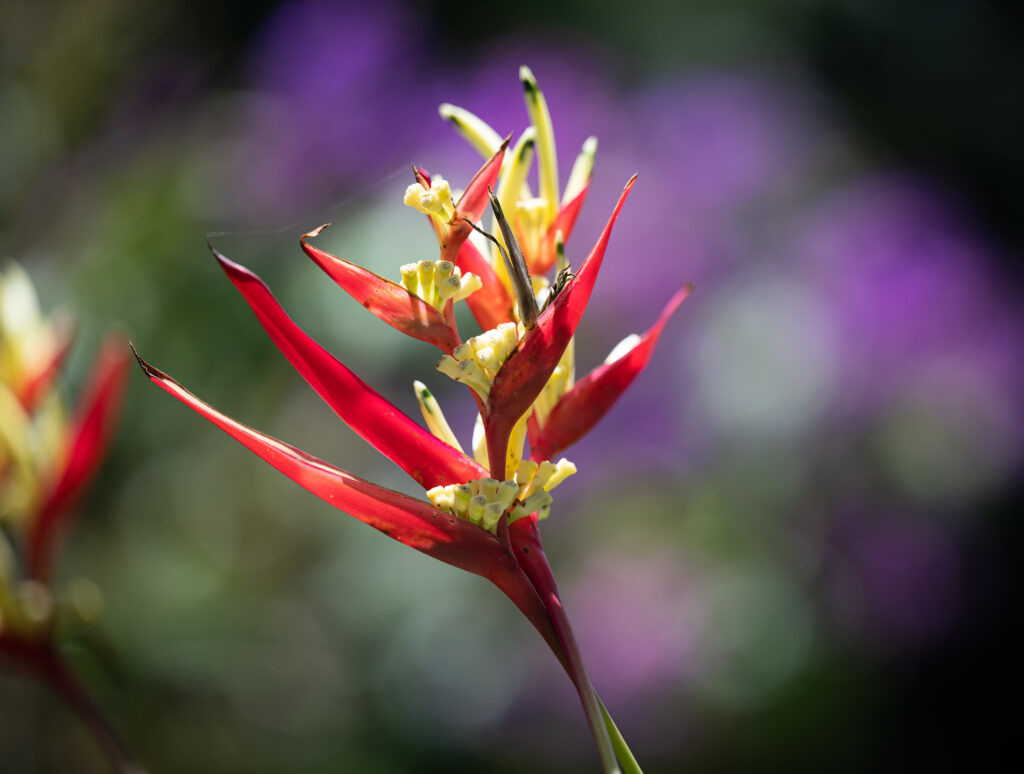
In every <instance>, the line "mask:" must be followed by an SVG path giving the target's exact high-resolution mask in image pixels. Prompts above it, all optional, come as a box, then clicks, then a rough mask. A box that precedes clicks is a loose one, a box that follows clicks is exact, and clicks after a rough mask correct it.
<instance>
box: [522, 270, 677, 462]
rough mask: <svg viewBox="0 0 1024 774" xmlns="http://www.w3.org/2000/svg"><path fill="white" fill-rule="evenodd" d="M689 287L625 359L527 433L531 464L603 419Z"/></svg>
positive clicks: (578, 388) (596, 373) (600, 371)
mask: <svg viewBox="0 0 1024 774" xmlns="http://www.w3.org/2000/svg"><path fill="white" fill-rule="evenodd" d="M692 289H693V287H692V286H691V285H689V284H687V285H686V286H684V287H683V288H682V289H681V290H679V291H678V292H677V293H676V294H675V295H674V296H672V298H671V299H669V302H668V303H667V304H666V305H665V308H664V309H663V310H662V312H661V314H660V315H659V316H658V320H657V322H655V323H654V325H652V326H651V327H650V329H649V330H648V331H647V333H645V334H644V335H643V336H642V337H641V338H640V341H639V342H637V344H636V345H635V346H634V347H633V348H632V349H631V350H630V351H629V352H628V353H626V354H625V355H623V356H622V357H620V358H618V359H616V360H614V361H612V362H611V363H605V364H604V365H601V366H598V367H597V368H595V369H594V370H593V371H591V372H590V373H589V374H587V375H586V376H585V377H584V378H582V379H580V380H579V381H578V382H577V383H576V385H575V386H574V387H573V388H572V389H571V390H569V391H568V392H567V393H566V394H565V395H563V396H562V398H561V399H560V400H559V401H558V403H557V404H555V408H554V409H553V410H552V411H551V414H550V416H549V417H548V418H547V421H546V422H545V423H544V427H543V428H542V429H540V430H539V431H536V430H535V431H532V432H531V433H530V452H531V454H532V456H533V458H534V459H535V460H538V461H539V460H549V459H552V458H553V457H555V456H556V455H558V454H559V453H561V452H562V451H564V450H565V449H567V448H569V447H570V446H571V445H572V444H574V443H576V441H578V440H579V439H580V438H582V437H583V436H584V435H585V434H586V433H587V432H589V431H590V429H591V428H593V427H594V425H596V424H597V422H598V421H599V420H600V419H601V417H603V416H604V415H605V414H606V413H607V411H608V409H610V408H611V407H612V404H614V403H615V401H617V400H618V399H619V398H620V397H621V396H622V394H623V393H624V392H625V391H626V388H628V387H629V385H630V384H632V383H633V380H634V379H635V378H636V377H637V375H638V374H639V373H640V372H641V371H642V370H643V369H644V368H645V367H646V366H647V363H648V361H650V359H651V355H652V354H653V353H654V347H655V345H657V343H658V339H659V338H660V336H661V331H662V329H663V328H664V327H665V323H667V322H668V321H669V318H671V317H672V315H673V314H675V311H676V310H677V309H678V308H679V306H680V304H682V303H683V301H685V300H686V299H687V297H688V296H689V295H690V291H691V290H692Z"/></svg>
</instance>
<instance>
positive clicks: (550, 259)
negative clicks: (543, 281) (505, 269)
mask: <svg viewBox="0 0 1024 774" xmlns="http://www.w3.org/2000/svg"><path fill="white" fill-rule="evenodd" d="M589 190H590V183H587V184H586V185H585V186H584V187H583V190H582V191H580V192H579V193H578V194H576V196H575V197H573V199H572V200H571V201H569V202H566V203H565V205H564V206H562V207H561V208H560V209H559V210H558V214H557V215H556V216H555V219H554V221H553V222H552V223H551V225H550V226H548V230H547V231H546V232H544V237H543V238H542V239H541V243H540V254H539V255H537V256H536V258H535V259H532V260H531V256H527V260H528V261H530V273H531V274H538V275H540V276H544V275H545V274H547V273H548V271H549V270H550V269H551V267H552V266H554V265H555V240H556V239H557V237H558V234H559V233H561V234H562V241H563V242H568V241H569V237H570V236H571V235H572V229H573V226H575V225H576V218H577V217H578V216H579V214H580V209H581V208H582V207H583V202H584V200H585V199H586V198H587V191H589Z"/></svg>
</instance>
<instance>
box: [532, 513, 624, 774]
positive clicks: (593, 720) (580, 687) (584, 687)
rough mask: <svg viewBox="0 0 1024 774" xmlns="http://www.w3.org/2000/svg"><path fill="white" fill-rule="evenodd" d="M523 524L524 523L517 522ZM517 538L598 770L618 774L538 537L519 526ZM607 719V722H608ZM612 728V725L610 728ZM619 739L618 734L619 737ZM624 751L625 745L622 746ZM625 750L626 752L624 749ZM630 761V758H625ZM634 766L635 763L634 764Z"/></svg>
mask: <svg viewBox="0 0 1024 774" xmlns="http://www.w3.org/2000/svg"><path fill="white" fill-rule="evenodd" d="M521 521H525V520H521ZM516 535H517V537H519V538H525V542H526V543H528V545H523V541H522V540H520V541H519V543H518V545H517V546H516V548H517V551H516V558H517V559H518V561H519V566H520V567H521V568H522V569H523V572H525V573H526V577H527V578H529V579H530V582H531V583H532V584H533V587H534V588H535V589H536V590H537V594H538V595H539V596H540V598H541V601H542V602H543V603H544V607H545V609H546V610H547V612H548V617H549V618H550V619H551V625H552V626H553V627H554V630H555V636H556V637H557V638H558V642H559V643H560V644H561V646H562V653H563V655H564V657H565V661H564V662H563V663H564V665H565V668H566V671H567V672H568V673H569V677H570V678H571V679H572V681H573V684H574V685H575V686H576V691H577V692H578V693H579V696H580V702H581V703H582V704H583V713H584V714H585V715H586V718H587V723H588V725H589V726H590V732H591V734H593V737H594V742H595V744H596V745H597V753H598V755H599V756H600V758H601V767H602V770H603V771H604V772H605V774H622V770H621V769H620V768H619V762H618V760H617V758H616V752H615V745H614V744H613V743H612V739H611V736H610V735H609V728H608V721H607V720H606V716H607V712H606V711H605V710H604V707H603V705H602V704H601V700H600V699H599V698H598V696H597V692H596V691H595V690H594V686H593V684H591V682H590V678H589V677H588V676H587V670H586V668H585V667H584V665H583V657H582V655H581V654H580V649H579V645H578V644H577V642H576V636H575V634H573V631H572V625H571V624H570V623H569V618H568V616H567V615H566V612H565V606H564V605H563V604H562V598H561V596H560V595H559V593H558V584H556V583H555V578H554V575H552V573H551V566H550V565H549V564H548V560H547V557H546V556H545V555H544V550H543V548H542V547H541V544H540V536H539V535H538V534H537V529H536V524H530V525H529V526H527V527H524V526H520V527H518V528H517V530H516ZM609 719H610V718H609ZM612 725H613V726H614V724H612ZM619 737H620V738H621V734H620V735H619ZM622 745H623V747H625V742H623V743H622ZM627 749H628V748H627ZM629 757H630V758H632V755H630V756H629ZM634 763H635V761H634Z"/></svg>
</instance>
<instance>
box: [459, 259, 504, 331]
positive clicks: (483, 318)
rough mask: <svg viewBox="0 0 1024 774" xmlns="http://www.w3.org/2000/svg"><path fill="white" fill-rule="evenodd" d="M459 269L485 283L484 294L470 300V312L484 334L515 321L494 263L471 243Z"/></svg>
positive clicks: (475, 295) (460, 262) (472, 296)
mask: <svg viewBox="0 0 1024 774" xmlns="http://www.w3.org/2000/svg"><path fill="white" fill-rule="evenodd" d="M455 265H456V266H458V267H459V268H460V269H462V271H463V272H472V273H473V274H475V275H476V276H478V277H479V278H480V281H481V282H482V283H483V287H482V288H480V290H478V291H477V292H476V293H474V294H473V295H471V296H470V297H469V298H467V299H466V303H467V304H468V305H469V310H470V311H471V312H472V313H473V317H474V318H476V321H477V323H478V324H479V325H480V327H481V328H482V329H483V330H485V331H489V330H491V329H492V328H497V327H498V325H500V324H501V323H503V322H509V321H511V320H512V298H511V296H509V294H508V291H507V290H505V286H504V284H502V282H501V280H500V279H499V278H498V275H497V274H495V272H494V268H493V267H492V266H491V263H490V261H488V260H487V259H486V258H485V257H484V256H483V255H481V254H480V251H479V250H477V249H476V246H475V245H474V244H473V243H472V242H470V241H469V240H466V241H465V242H463V244H462V248H461V249H460V250H459V257H458V259H457V260H456V262H455Z"/></svg>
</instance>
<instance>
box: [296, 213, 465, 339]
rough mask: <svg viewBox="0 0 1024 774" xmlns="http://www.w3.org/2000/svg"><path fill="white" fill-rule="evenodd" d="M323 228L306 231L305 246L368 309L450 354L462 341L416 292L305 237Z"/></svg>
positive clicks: (319, 263)
mask: <svg viewBox="0 0 1024 774" xmlns="http://www.w3.org/2000/svg"><path fill="white" fill-rule="evenodd" d="M323 228H324V227H323V226H321V227H320V228H318V229H315V230H313V231H311V232H310V233H308V234H305V235H303V237H302V249H303V250H305V251H306V255H308V256H309V257H310V258H312V259H313V260H314V261H315V262H316V264H317V266H319V267H320V268H321V269H323V270H324V271H325V272H326V273H327V276H329V277H330V278H331V279H333V280H334V281H335V282H337V283H338V285H339V286H340V287H341V288H343V289H344V290H345V291H346V292H347V293H348V294H349V295H351V296H352V297H353V298H355V299H356V300H358V301H359V302H360V303H361V304H362V305H363V306H364V307H365V308H366V309H367V310H368V311H370V312H371V313H372V314H374V315H376V316H377V317H379V318H380V319H381V320H383V321H384V322H386V323H387V324H388V325H390V326H391V327H392V328H395V329H396V330H399V331H401V332H402V333H404V334H406V335H407V336H412V337H413V338H414V339H419V340H420V341H425V342H427V343H428V344H433V345H434V346H435V347H437V348H439V349H440V350H441V351H442V352H446V353H448V354H451V352H452V350H453V349H455V348H456V347H457V346H459V344H461V343H462V342H461V341H460V340H459V334H458V331H456V330H455V327H454V325H453V324H451V323H449V322H448V321H447V320H445V319H444V318H443V317H442V316H441V315H440V313H439V312H438V311H437V310H436V309H434V307H432V306H431V305H430V304H428V303H427V302H426V301H424V300H423V299H422V298H419V297H418V296H414V295H413V294H412V293H410V292H409V291H408V290H406V289H405V288H403V287H402V286H401V285H399V284H398V283H397V282H392V281H391V280H389V279H385V278H384V277H381V276H379V275H377V274H374V273H373V272H372V271H369V270H367V269H364V268H363V267H362V266H357V265H356V264H354V263H351V262H350V261H346V260H345V259H344V258H338V257H337V256H335V255H331V254H330V253H328V252H325V251H324V250H321V249H320V248H319V247H314V246H313V245H311V244H309V243H308V242H307V241H306V239H308V238H310V237H315V236H317V235H318V234H319V233H320V231H321V230H322V229H323ZM463 247H465V246H463Z"/></svg>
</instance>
